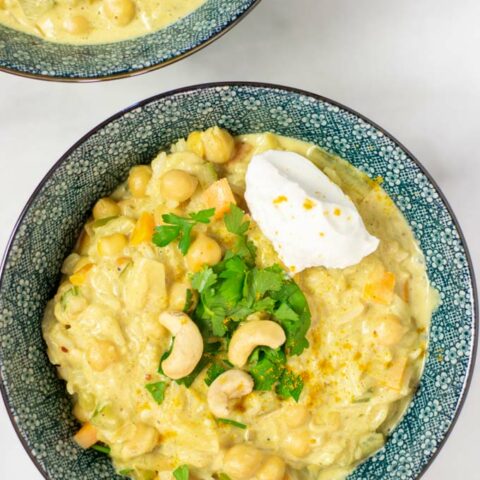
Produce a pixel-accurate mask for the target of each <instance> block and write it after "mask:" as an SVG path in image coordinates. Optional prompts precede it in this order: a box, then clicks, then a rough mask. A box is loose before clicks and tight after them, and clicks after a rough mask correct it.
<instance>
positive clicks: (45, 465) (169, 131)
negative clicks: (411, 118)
mask: <svg viewBox="0 0 480 480" xmlns="http://www.w3.org/2000/svg"><path fill="white" fill-rule="evenodd" d="M215 124H219V125H222V126H224V127H226V128H228V129H230V130H231V131H232V132H234V133H235V134H240V133H249V132H263V131H266V130H270V131H273V132H275V133H278V134H281V135H288V136H290V137H296V138H299V139H301V140H305V141H308V142H313V143H316V144H317V145H319V146H321V147H323V148H325V149H326V150H328V151H330V152H332V153H334V154H337V155H340V156H342V157H343V158H346V159H347V160H349V161H350V162H351V163H352V164H353V165H355V166H356V167H358V168H360V169H362V170H364V171H365V172H367V173H368V174H369V175H370V176H372V177H376V176H377V175H380V176H382V177H383V178H384V179H385V183H384V187H385V189H386V190H387V191H388V193H389V194H390V195H391V196H392V198H393V199H394V200H395V202H396V203H397V205H398V206H399V207H400V209H401V210H402V211H403V213H404V214H405V216H406V217H407V219H408V221H409V222H410V225H411V226H412V228H413V230H414V232H415V234H416V236H417V238H418V240H419V241H420V243H421V246H422V249H423V251H424V253H425V256H426V260H427V264H428V272H429V275H430V279H431V282H432V284H433V285H434V286H435V287H436V288H437V289H438V290H439V292H440V294H441V298H442V304H441V307H440V308H439V309H438V311H437V312H436V313H435V315H434V317H433V324H432V329H431V334H430V346H429V355H428V359H427V363H426V369H425V373H424V375H423V377H422V381H421V384H420V387H419V389H418V391H417V393H416V395H415V398H414V401H413V402H412V404H411V406H410V408H409V410H408V412H407V414H406V416H405V417H404V419H403V421H402V422H401V423H400V424H399V426H398V427H397V428H396V429H395V431H394V432H393V433H392V435H391V437H390V439H389V440H388V442H387V444H386V446H385V447H384V448H383V449H382V450H381V451H379V452H378V453H377V454H376V455H374V456H373V457H371V458H370V459H369V460H368V461H366V462H365V463H364V464H362V465H361V466H360V467H359V468H358V469H357V470H356V471H355V472H354V473H353V474H352V475H351V477H350V478H351V480H375V479H378V480H390V479H391V480H393V479H395V480H410V479H415V478H418V476H419V475H420V474H421V472H422V471H424V470H425V468H426V466H427V465H428V464H429V462H430V461H431V460H432V458H433V457H434V456H435V454H436V452H437V451H438V449H439V447H440V446H441V444H442V443H443V441H444V439H445V438H446V436H447V434H448V432H449V430H450V428H451V427H452V425H453V423H454V420H455V418H456V416H457V414H458V412H459V409H460V406H461V404H462V401H463V398H464V396H465V393H466V390H467V387H468V383H469V378H470V373H471V368H472V364H473V359H474V357H475V344H476V329H477V326H476V314H477V312H476V297H475V288H474V285H475V283H474V279H473V272H472V269H471V263H470V260H469V257H468V252H467V250H466V246H465V243H464V242H463V240H462V235H461V233H460V231H459V229H458V226H457V224H456V221H455V219H454V218H453V217H452V213H451V211H450V209H449V207H448V205H447V204H446V203H445V200H444V198H443V196H442V194H441V193H440V192H439V190H438V189H437V188H436V187H435V185H434V184H433V183H432V180H431V179H430V178H429V176H428V175H427V174H426V172H425V171H424V170H423V168H422V167H421V166H420V165H419V164H418V162H417V161H416V160H415V159H413V157H412V156H411V154H410V153H409V152H408V151H406V150H405V149H404V148H403V147H402V146H401V145H399V144H398V143H397V142H396V141H395V140H394V139H393V138H392V137H390V136H389V135H388V134H386V133H385V132H384V131H383V130H381V129H380V128H379V127H377V126H375V125H374V124H372V123H371V122H369V121H368V120H366V119H365V118H363V117H361V116H359V115H358V114H356V113H354V112H352V111H350V110H348V109H346V108H344V107H342V106H340V105H337V104H335V103H334V102H331V101H330V100H327V99H324V98H320V97H318V96H315V95H312V94H309V93H306V92H301V91H297V90H292V89H286V88H284V87H276V86H269V85H260V84H223V85H218V84H216V85H204V86H198V87H192V88H188V89H183V90H179V91H176V92H171V93H167V94H164V95H160V96H157V97H154V98H151V99H149V100H146V101H144V102H142V103H140V104H137V105H135V106H133V107H132V108H130V109H128V110H125V111H123V112H121V113H119V114H118V115H116V116H114V117H112V118H110V119H109V120H107V121H106V122H104V123H103V124H101V125H99V126H98V127H97V128H95V129H94V130H93V131H92V132H90V133H89V134H87V135H86V136H85V137H84V138H82V139H81V140H80V141H79V142H78V143H77V144H76V145H75V146H73V147H72V148H71V149H70V150H69V151H68V152H67V153H66V154H65V155H64V156H63V157H62V158H61V159H60V161H59V162H58V163H57V164H56V165H55V166H54V167H53V168H52V170H51V171H50V172H49V173H48V174H47V176H46V177H45V179H44V180H43V182H42V183H41V185H40V186H39V187H38V188H37V190H36V191H35V193H34V194H33V196H32V198H31V200H30V202H29V203H28V205H27V207H26V208H25V210H24V212H23V213H22V215H21V217H20V219H19V221H18V224H17V226H16V229H15V232H14V234H13V236H12V239H11V243H10V246H9V248H8V249H7V253H6V255H5V259H4V265H3V275H2V277H1V280H0V282H1V283H0V374H1V378H2V380H3V392H2V393H3V395H4V400H5V403H6V405H7V408H8V411H9V412H10V414H11V416H12V421H13V423H14V426H15V428H16V429H17V432H18V434H19V436H20V439H21V440H22V442H23V444H24V446H25V448H26V449H27V451H28V452H29V453H30V455H31V457H32V459H33V461H34V462H35V463H36V465H37V466H38V468H39V469H40V470H41V471H42V472H43V474H44V475H45V476H46V477H47V478H50V479H54V480H63V479H68V480H100V479H111V478H114V477H115V474H114V472H113V470H112V468H111V466H110V462H109V460H108V459H107V458H105V457H104V456H102V455H101V454H97V453H96V452H94V451H82V450H80V449H79V448H77V447H76V446H75V444H74V443H73V442H72V440H71V438H72V434H73V432H74V431H75V429H76V422H75V420H74V418H73V417H72V415H71V413H70V408H71V405H70V400H69V398H68V396H67V394H66V392H65V386H64V383H63V382H62V381H60V380H59V379H58V378H57V376H56V374H55V369H54V368H53V366H52V365H50V363H49V361H48V358H47V355H46V352H45V344H44V342H43V340H42V336H41V331H40V321H41V318H42V314H43V310H44V308H45V304H46V302H47V300H48V299H49V298H51V297H52V295H53V293H54V291H55V289H56V287H57V285H58V280H59V273H58V272H59V270H60V266H61V263H62V260H63V258H64V257H65V256H66V255H67V254H68V252H69V251H70V250H71V248H72V246H73V243H74V240H75V238H76V237H77V235H78V233H79V230H80V228H81V226H82V225H83V223H84V222H85V221H86V219H87V215H88V213H89V211H90V209H91V207H92V205H93V203H94V202H95V200H96V199H98V198H99V197H101V196H103V195H107V194H109V193H110V192H111V191H112V189H113V188H114V187H115V186H116V185H117V184H118V183H120V182H121V181H122V180H124V179H125V177H126V175H127V172H128V170H129V169H130V167H132V166H133V165H135V164H139V163H147V162H150V161H151V159H152V157H153V156H154V155H155V154H156V153H157V152H158V150H159V149H161V148H164V147H167V146H169V145H170V144H171V143H172V142H174V141H175V140H177V139H178V138H180V137H184V136H186V135H187V134H188V132H190V131H191V130H194V129H205V128H207V127H210V126H212V125H215Z"/></svg>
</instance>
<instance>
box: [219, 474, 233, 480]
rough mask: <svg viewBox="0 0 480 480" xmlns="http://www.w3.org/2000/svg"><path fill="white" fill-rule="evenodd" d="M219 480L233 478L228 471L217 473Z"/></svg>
mask: <svg viewBox="0 0 480 480" xmlns="http://www.w3.org/2000/svg"><path fill="white" fill-rule="evenodd" d="M216 477H217V478H218V480H231V479H230V477H229V476H228V475H227V474H226V473H219V474H217V475H216Z"/></svg>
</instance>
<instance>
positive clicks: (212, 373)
mask: <svg viewBox="0 0 480 480" xmlns="http://www.w3.org/2000/svg"><path fill="white" fill-rule="evenodd" d="M230 368H232V367H231V365H229V364H227V363H226V362H224V361H220V362H215V363H212V364H211V365H210V367H209V368H208V370H207V374H206V376H205V383H206V384H207V385H208V386H210V385H211V384H212V383H213V381H214V380H215V379H216V378H217V377H219V376H220V375H221V374H222V373H224V372H226V371H227V370H230Z"/></svg>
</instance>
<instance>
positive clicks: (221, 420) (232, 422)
mask: <svg viewBox="0 0 480 480" xmlns="http://www.w3.org/2000/svg"><path fill="white" fill-rule="evenodd" d="M217 422H219V423H226V424H227V425H232V426H233V427H237V428H241V429H242V430H245V429H246V428H247V426H246V425H245V424H244V423H240V422H237V421H235V420H231V419H230V418H217Z"/></svg>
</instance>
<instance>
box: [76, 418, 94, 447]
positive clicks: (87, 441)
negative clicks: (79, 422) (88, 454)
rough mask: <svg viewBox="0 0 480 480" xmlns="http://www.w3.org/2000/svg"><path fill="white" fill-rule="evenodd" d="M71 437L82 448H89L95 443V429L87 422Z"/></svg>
mask: <svg viewBox="0 0 480 480" xmlns="http://www.w3.org/2000/svg"><path fill="white" fill-rule="evenodd" d="M73 439H74V440H75V442H77V444H78V445H79V446H80V447H82V448H90V447H91V446H92V445H95V444H96V443H97V440H98V439H97V429H96V428H95V427H94V426H93V425H92V424H91V423H89V422H87V423H85V424H84V425H83V427H82V428H81V429H80V430H79V431H78V432H77V433H76V434H75V435H74V437H73Z"/></svg>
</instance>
